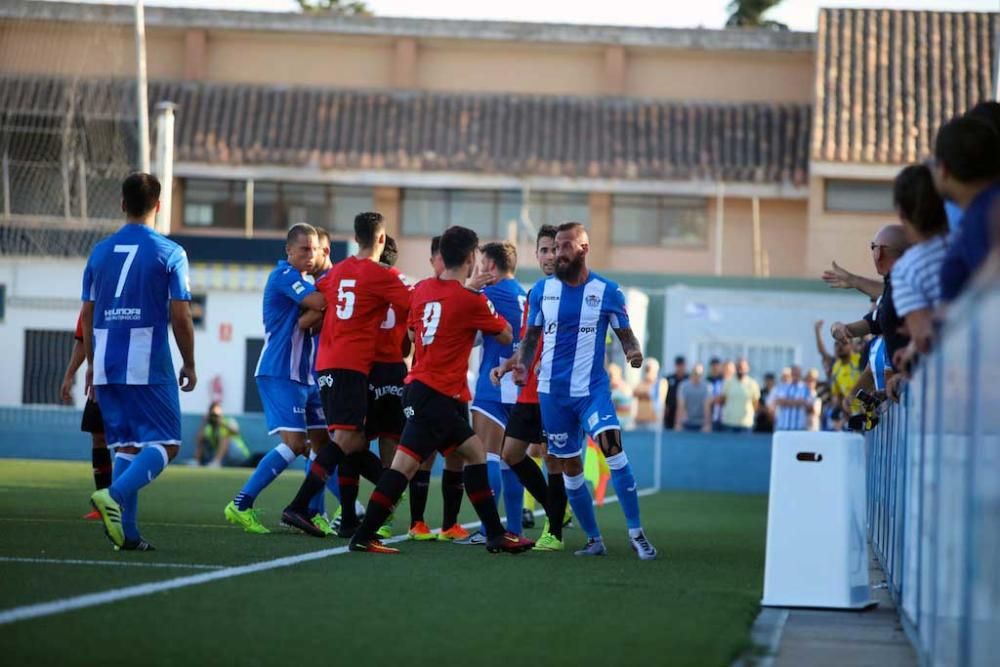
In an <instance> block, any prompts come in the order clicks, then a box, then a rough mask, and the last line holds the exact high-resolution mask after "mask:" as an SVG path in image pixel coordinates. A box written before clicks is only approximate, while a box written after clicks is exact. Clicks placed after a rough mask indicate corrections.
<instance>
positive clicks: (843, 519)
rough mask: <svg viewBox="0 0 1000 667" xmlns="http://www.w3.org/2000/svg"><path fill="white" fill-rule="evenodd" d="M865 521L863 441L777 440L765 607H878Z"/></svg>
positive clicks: (795, 434) (801, 435)
mask: <svg viewBox="0 0 1000 667" xmlns="http://www.w3.org/2000/svg"><path fill="white" fill-rule="evenodd" d="M865 516H866V514H865V441H864V438H862V437H861V436H860V435H858V434H856V433H810V432H806V431H783V432H778V433H775V434H774V440H773V442H772V446H771V493H770V498H769V500H768V508H767V557H766V562H765V565H764V599H763V601H762V604H763V605H765V606H771V607H827V608H836V609H860V608H863V607H867V606H870V605H872V604H874V602H873V600H872V598H871V590H870V588H869V581H868V542H867V540H866V537H865Z"/></svg>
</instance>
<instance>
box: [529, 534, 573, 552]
mask: <svg viewBox="0 0 1000 667" xmlns="http://www.w3.org/2000/svg"><path fill="white" fill-rule="evenodd" d="M565 548H566V545H565V544H563V541H562V540H560V539H559V538H558V537H556V536H555V535H553V534H552V533H550V532H548V531H545V532H544V533H542V536H541V537H539V538H538V541H537V542H535V546H534V547H532V549H531V550H532V551H563V550H564V549H565Z"/></svg>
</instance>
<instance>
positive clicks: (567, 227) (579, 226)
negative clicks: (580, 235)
mask: <svg viewBox="0 0 1000 667" xmlns="http://www.w3.org/2000/svg"><path fill="white" fill-rule="evenodd" d="M586 231H587V228H586V227H584V226H583V223H580V222H564V223H562V224H561V225H559V226H558V227H556V233H562V232H586Z"/></svg>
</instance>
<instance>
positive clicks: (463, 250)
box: [441, 225, 479, 269]
mask: <svg viewBox="0 0 1000 667" xmlns="http://www.w3.org/2000/svg"><path fill="white" fill-rule="evenodd" d="M478 246H479V236H477V235H476V233H475V232H474V231H472V230H471V229H469V228H468V227H459V226H458V225H454V226H452V227H449V228H448V229H446V230H444V234H442V235H441V259H443V260H444V266H445V268H447V269H457V268H458V267H460V266H462V265H463V264H465V260H466V259H468V257H469V253H471V252H474V251H475V249H476V248H477V247H478Z"/></svg>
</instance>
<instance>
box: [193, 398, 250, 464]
mask: <svg viewBox="0 0 1000 667" xmlns="http://www.w3.org/2000/svg"><path fill="white" fill-rule="evenodd" d="M194 460H195V463H196V464H197V465H201V466H209V467H214V468H218V467H221V466H243V465H246V464H247V462H248V461H249V460H250V450H249V448H248V447H247V445H246V443H245V442H243V437H242V436H241V435H240V427H239V424H237V423H236V420H235V419H233V418H232V417H225V416H223V414H222V405H221V404H220V403H219V402H218V401H213V402H212V404H211V405H210V406H209V408H208V413H207V414H206V415H205V418H204V419H203V420H202V422H201V428H200V429H198V440H197V442H196V444H195V450H194Z"/></svg>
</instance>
